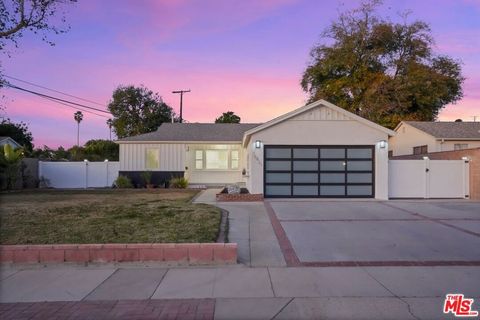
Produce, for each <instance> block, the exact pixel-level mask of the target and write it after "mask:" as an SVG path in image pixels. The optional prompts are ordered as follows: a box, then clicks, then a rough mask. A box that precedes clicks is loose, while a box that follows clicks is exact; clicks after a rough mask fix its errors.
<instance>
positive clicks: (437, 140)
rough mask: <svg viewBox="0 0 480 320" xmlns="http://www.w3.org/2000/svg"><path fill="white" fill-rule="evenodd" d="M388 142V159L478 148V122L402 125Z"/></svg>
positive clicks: (399, 125)
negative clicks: (390, 157) (389, 157)
mask: <svg viewBox="0 0 480 320" xmlns="http://www.w3.org/2000/svg"><path fill="white" fill-rule="evenodd" d="M395 132H396V135H395V136H392V137H391V138H390V140H389V153H390V156H393V157H396V156H403V155H420V154H427V153H431V152H442V151H454V150H463V149H471V148H479V147H480V122H428V121H402V122H400V123H399V124H398V126H397V127H396V128H395Z"/></svg>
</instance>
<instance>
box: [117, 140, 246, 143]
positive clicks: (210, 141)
mask: <svg viewBox="0 0 480 320" xmlns="http://www.w3.org/2000/svg"><path fill="white" fill-rule="evenodd" d="M114 142H115V143H118V144H149V143H159V144H162V143H169V144H171V143H178V144H186V143H190V144H225V143H226V144H241V143H242V141H241V140H225V141H212V140H202V141H193V140H178V141H176V140H168V141H167V140H165V141H161V140H155V141H153V140H152V141H145V140H142V141H139V140H135V141H132V140H129V141H121V140H116V141H114Z"/></svg>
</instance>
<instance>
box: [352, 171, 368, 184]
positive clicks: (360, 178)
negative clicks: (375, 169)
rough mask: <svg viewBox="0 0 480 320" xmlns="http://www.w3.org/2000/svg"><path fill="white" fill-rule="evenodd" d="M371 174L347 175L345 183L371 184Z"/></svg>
mask: <svg viewBox="0 0 480 320" xmlns="http://www.w3.org/2000/svg"><path fill="white" fill-rule="evenodd" d="M372 182H373V179H372V174H371V173H349V174H347V183H372Z"/></svg>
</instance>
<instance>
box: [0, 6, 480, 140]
mask: <svg viewBox="0 0 480 320" xmlns="http://www.w3.org/2000/svg"><path fill="white" fill-rule="evenodd" d="M358 3H359V1H357V0H343V1H316V0H310V1H306V0H305V1H301V0H263V1H262V0H240V1H228V0H217V1H211V0H198V1H196V0H192V1H187V0H175V1H173V0H157V1H145V0H139V1H133V0H131V1H120V0H111V1H107V0H102V1H100V0H79V3H77V4H76V5H73V6H70V7H69V8H68V10H67V14H66V18H67V21H68V22H69V24H70V26H71V30H70V31H69V32H68V33H66V34H62V35H58V36H54V35H52V36H51V37H50V39H51V40H53V41H54V42H55V43H56V45H55V46H53V47H51V46H49V45H48V44H46V43H44V42H42V41H41V40H40V39H39V37H38V36H34V35H32V34H28V33H27V34H25V36H24V37H23V38H22V39H20V41H19V48H18V49H13V48H10V51H11V57H10V58H9V57H7V56H6V55H2V57H1V59H2V67H3V71H4V73H5V74H7V75H9V76H13V77H17V78H20V79H23V80H27V81H30V82H33V83H36V84H40V85H43V86H45V87H49V88H52V89H56V90H60V91H63V92H67V93H69V94H72V95H76V96H79V97H82V98H85V99H89V100H92V101H95V102H98V103H99V105H98V104H93V103H87V102H82V101H79V102H82V103H85V104H87V105H90V106H92V107H98V108H103V109H106V104H107V103H108V101H109V99H110V98H111V94H112V91H113V90H114V89H115V88H116V87H117V86H118V85H121V84H124V85H127V84H134V85H140V84H144V85H145V86H147V87H148V88H150V89H151V90H153V91H155V92H158V93H159V94H160V95H161V96H162V97H163V99H164V100H165V102H167V103H168V104H169V105H170V106H172V107H173V108H174V109H175V110H176V111H178V107H179V97H178V95H173V94H172V93H171V91H172V90H179V89H191V90H192V92H191V93H188V94H186V95H185V97H184V118H185V119H187V120H188V121H189V122H213V120H214V119H215V118H216V117H217V116H218V115H219V114H221V113H222V112H224V111H227V110H231V111H234V112H235V113H237V114H238V115H239V116H240V117H241V118H242V122H262V121H267V120H269V119H271V118H273V117H275V116H278V115H280V114H282V113H285V112H287V111H290V110H292V109H295V108H297V107H300V106H301V105H303V104H304V103H305V100H306V95H305V93H303V92H302V90H301V88H300V78H301V75H302V72H303V70H304V69H305V66H306V64H307V62H308V61H309V51H310V49H311V48H312V46H313V45H314V44H315V43H318V41H319V40H320V38H319V34H320V32H321V31H322V30H323V29H324V28H325V27H326V26H327V25H328V24H329V23H330V22H331V21H332V20H334V19H335V17H336V16H337V15H338V11H339V10H340V11H342V10H345V9H348V8H352V7H356V6H357V5H358ZM405 10H411V11H412V14H411V16H410V18H411V20H414V19H420V20H423V21H426V22H428V23H429V24H430V25H431V28H432V32H433V35H434V38H435V40H436V46H435V50H436V52H438V53H443V54H448V55H450V56H452V57H454V58H458V59H460V60H461V61H462V62H463V70H464V76H465V77H466V78H467V79H466V81H465V84H464V98H463V99H462V100H461V101H460V102H458V103H457V104H456V105H450V106H448V107H447V108H446V109H444V110H443V111H442V113H441V114H440V118H439V120H455V119H457V118H462V119H463V120H465V121H472V120H473V118H472V116H474V115H477V116H480V0H422V1H418V0H403V1H396V0H386V1H385V3H384V5H383V6H382V9H381V10H380V12H381V14H382V15H383V16H385V17H386V16H389V17H391V18H392V19H393V20H396V19H398V15H397V13H398V12H403V11H405ZM12 83H14V84H17V85H21V86H23V87H25V88H29V89H32V90H40V91H42V92H45V93H48V94H52V95H55V96H58V97H61V96H60V95H59V94H56V93H52V92H48V91H45V90H42V89H39V88H36V87H32V86H29V85H27V84H24V83H20V82H17V81H13V80H12ZM2 93H3V95H5V98H4V99H3V104H4V105H6V110H5V113H6V115H7V116H8V117H10V118H11V119H12V120H14V121H24V122H26V123H28V125H29V127H30V129H31V131H32V133H33V135H34V143H35V146H36V147H42V146H43V145H48V146H50V147H57V146H59V145H63V146H67V147H68V146H71V145H73V144H74V143H75V142H76V123H75V121H74V119H73V113H74V112H75V110H73V109H70V108H67V107H64V106H62V105H58V104H56V103H53V102H51V101H48V100H44V99H42V98H39V97H35V96H32V95H30V94H27V93H21V92H17V91H14V90H13V89H2ZM63 98H67V97H63ZM67 99H70V98H67ZM105 120H106V118H102V117H98V116H95V115H91V114H87V113H85V114H84V120H83V122H82V123H81V126H80V128H81V129H80V140H81V143H83V142H85V141H87V140H89V139H94V138H95V139H100V138H108V128H107V126H106V124H105ZM479 120H480V117H479Z"/></svg>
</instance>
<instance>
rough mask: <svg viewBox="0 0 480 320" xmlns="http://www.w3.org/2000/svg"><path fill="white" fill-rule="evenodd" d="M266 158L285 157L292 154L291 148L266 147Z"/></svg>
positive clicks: (289, 156) (288, 157)
mask: <svg viewBox="0 0 480 320" xmlns="http://www.w3.org/2000/svg"><path fill="white" fill-rule="evenodd" d="M265 151H266V156H267V158H287V159H290V158H291V156H292V150H291V149H290V148H269V149H266V150H265Z"/></svg>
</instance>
